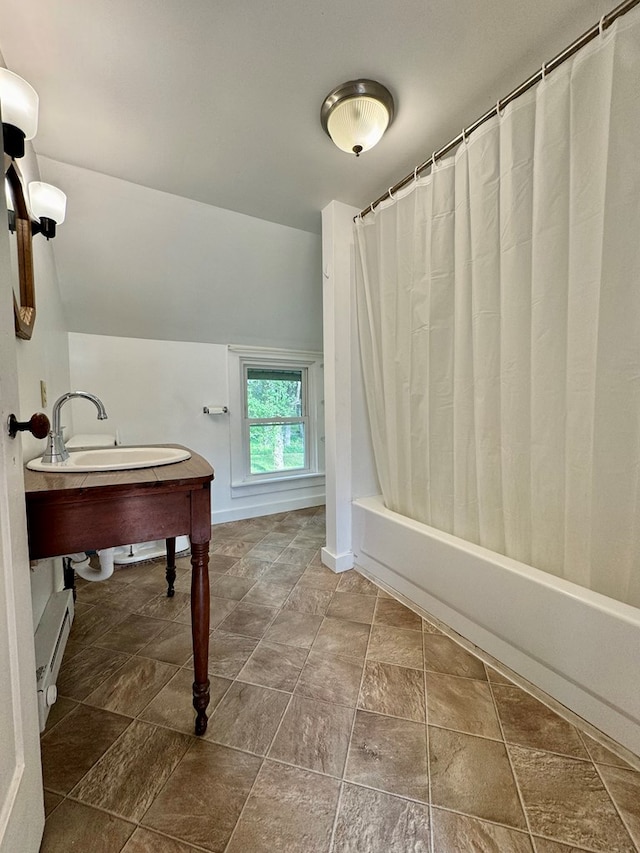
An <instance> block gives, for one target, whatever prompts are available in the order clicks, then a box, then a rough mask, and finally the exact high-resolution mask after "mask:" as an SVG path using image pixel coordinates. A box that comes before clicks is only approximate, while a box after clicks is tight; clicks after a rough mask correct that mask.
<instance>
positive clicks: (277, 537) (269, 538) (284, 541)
mask: <svg viewBox="0 0 640 853" xmlns="http://www.w3.org/2000/svg"><path fill="white" fill-rule="evenodd" d="M292 540H293V536H292V534H291V533H274V532H273V531H269V532H268V533H267V534H266V535H265V537H264V539H263V540H262V544H263V545H280V546H282V547H281V549H280V550H281V551H284V549H285V548H286V546H287V545H290V544H291V542H292ZM276 556H277V555H276Z"/></svg>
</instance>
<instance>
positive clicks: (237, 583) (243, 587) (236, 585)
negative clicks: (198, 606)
mask: <svg viewBox="0 0 640 853" xmlns="http://www.w3.org/2000/svg"><path fill="white" fill-rule="evenodd" d="M254 584H255V581H254V580H253V578H240V577H235V576H232V575H220V576H219V577H216V578H214V579H213V580H212V581H211V584H210V586H209V592H210V594H211V595H214V596H215V597H216V598H230V599H232V600H233V601H240V599H241V598H244V596H245V595H246V594H247V593H248V592H249V590H250V589H251V587H252V586H253V585H254Z"/></svg>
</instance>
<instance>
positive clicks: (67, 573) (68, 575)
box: [62, 557, 76, 601]
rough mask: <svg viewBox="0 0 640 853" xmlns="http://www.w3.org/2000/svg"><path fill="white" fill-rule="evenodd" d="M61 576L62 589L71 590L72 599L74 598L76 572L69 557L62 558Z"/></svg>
mask: <svg viewBox="0 0 640 853" xmlns="http://www.w3.org/2000/svg"><path fill="white" fill-rule="evenodd" d="M62 577H63V579H64V589H71V590H73V600H74V601H75V600H76V573H75V571H74V569H73V564H72V562H71V559H70V558H69V557H63V558H62Z"/></svg>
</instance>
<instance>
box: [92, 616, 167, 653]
mask: <svg viewBox="0 0 640 853" xmlns="http://www.w3.org/2000/svg"><path fill="white" fill-rule="evenodd" d="M166 626H167V623H166V622H165V621H164V620H163V619H150V618H149V617H148V616H140V615H138V614H136V613H131V614H130V615H129V616H127V618H126V619H123V621H122V622H120V623H119V624H118V625H116V627H115V628H111V630H110V631H107V633H106V634H103V635H102V636H101V637H100V639H99V640H96V642H95V645H96V646H99V647H100V648H102V649H113V650H114V651H116V652H124V653H125V654H129V655H134V654H135V653H136V652H137V651H139V650H140V649H141V648H142V647H143V646H146V644H147V643H148V642H149V641H150V640H153V638H154V637H156V636H157V635H158V634H159V633H160V631H162V629H163V628H166Z"/></svg>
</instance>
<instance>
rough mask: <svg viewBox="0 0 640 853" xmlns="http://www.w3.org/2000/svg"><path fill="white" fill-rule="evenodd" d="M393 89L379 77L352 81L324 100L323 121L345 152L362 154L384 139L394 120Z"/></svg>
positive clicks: (338, 87) (326, 128)
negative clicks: (377, 78) (377, 79)
mask: <svg viewBox="0 0 640 853" xmlns="http://www.w3.org/2000/svg"><path fill="white" fill-rule="evenodd" d="M393 115H394V106H393V97H392V95H391V92H390V91H389V90H388V89H387V88H386V87H385V86H383V85H382V84H381V83H376V81H375V80H350V81H349V82H348V83H342V85H340V86H337V87H336V88H335V89H334V90H333V91H332V92H330V93H329V94H328V95H327V97H326V98H325V99H324V102H323V104H322V109H321V111H320V121H321V122H322V127H323V128H324V130H325V132H326V133H327V134H328V135H329V136H330V137H331V139H332V140H333V141H334V142H335V144H336V145H337V146H338V148H340V150H341V151H347V152H348V153H349V154H351V153H353V154H355V155H356V157H359V156H360V154H361V152H362V151H368V150H369V149H370V148H373V146H374V145H375V144H376V143H378V142H379V141H380V140H381V139H382V135H383V134H384V132H385V130H386V129H387V128H388V127H389V125H390V124H391V122H392V121H393Z"/></svg>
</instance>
